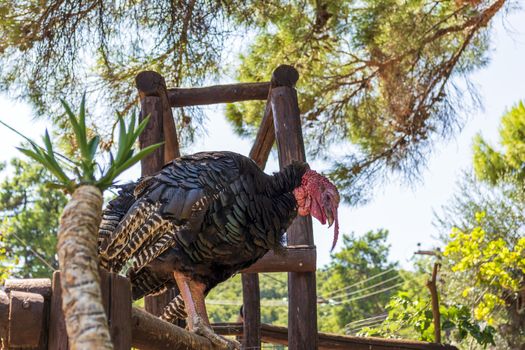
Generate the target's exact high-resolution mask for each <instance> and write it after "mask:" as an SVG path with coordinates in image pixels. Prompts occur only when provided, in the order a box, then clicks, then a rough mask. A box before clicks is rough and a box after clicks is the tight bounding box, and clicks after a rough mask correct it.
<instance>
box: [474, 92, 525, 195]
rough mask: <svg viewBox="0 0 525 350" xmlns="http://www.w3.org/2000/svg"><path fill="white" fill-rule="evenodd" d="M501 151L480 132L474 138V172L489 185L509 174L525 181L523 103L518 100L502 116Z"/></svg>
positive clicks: (502, 179)
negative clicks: (490, 143)
mask: <svg viewBox="0 0 525 350" xmlns="http://www.w3.org/2000/svg"><path fill="white" fill-rule="evenodd" d="M499 134H500V140H499V143H500V145H501V147H502V150H501V151H498V150H496V149H495V148H494V147H493V146H491V145H489V144H488V142H486V141H485V140H484V139H483V138H482V137H481V135H478V136H476V138H475V139H474V145H473V148H474V171H475V173H476V176H477V177H478V178H479V179H480V180H481V181H485V182H488V183H489V184H491V185H496V184H498V182H501V181H505V179H507V178H509V177H512V178H515V180H516V181H518V182H519V183H521V182H523V180H525V166H524V165H525V106H524V105H523V102H519V103H518V104H517V105H516V106H514V107H513V108H512V109H511V110H510V111H508V112H507V113H506V114H505V115H504V116H503V117H502V118H501V127H500V132H499Z"/></svg>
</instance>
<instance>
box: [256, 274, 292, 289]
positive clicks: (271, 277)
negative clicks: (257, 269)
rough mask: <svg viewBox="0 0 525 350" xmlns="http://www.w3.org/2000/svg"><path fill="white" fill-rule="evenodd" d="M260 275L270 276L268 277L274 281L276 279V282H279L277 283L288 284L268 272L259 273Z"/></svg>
mask: <svg viewBox="0 0 525 350" xmlns="http://www.w3.org/2000/svg"><path fill="white" fill-rule="evenodd" d="M261 275H264V276H266V277H268V278H270V279H272V280H274V281H276V282H279V283H280V284H282V285H283V286H288V283H286V282H284V281H281V280H280V279H278V278H275V277H273V276H272V275H270V274H269V273H261Z"/></svg>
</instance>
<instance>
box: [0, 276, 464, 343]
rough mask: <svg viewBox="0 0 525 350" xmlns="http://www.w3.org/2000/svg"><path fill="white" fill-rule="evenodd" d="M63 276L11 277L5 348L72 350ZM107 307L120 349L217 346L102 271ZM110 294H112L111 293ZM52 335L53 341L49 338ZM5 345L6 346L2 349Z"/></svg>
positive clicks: (283, 337) (267, 335) (226, 331)
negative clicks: (153, 310) (157, 312)
mask: <svg viewBox="0 0 525 350" xmlns="http://www.w3.org/2000/svg"><path fill="white" fill-rule="evenodd" d="M59 278H60V274H59V273H58V272H56V273H55V275H54V280H53V282H51V280H49V279H27V280H8V281H7V282H6V284H5V287H4V291H2V290H0V348H2V349H4V350H7V349H20V348H23V349H26V350H29V349H36V350H46V349H49V350H68V349H69V345H68V343H67V335H66V331H65V325H64V324H63V322H64V318H63V313H62V308H61V305H60V281H59ZM101 281H102V286H103V292H104V293H103V295H104V308H105V311H106V314H107V316H108V320H109V324H110V331H111V338H112V340H113V343H114V346H115V349H116V350H129V349H130V348H131V346H133V347H134V348H137V349H141V350H190V349H193V350H213V349H214V346H213V345H212V343H211V342H210V341H209V340H208V339H207V338H204V337H201V336H199V335H196V334H194V333H191V332H188V331H186V330H185V329H183V328H180V327H177V326H175V325H172V324H169V323H167V322H165V321H163V320H161V319H159V318H158V317H155V316H153V315H151V314H150V313H148V312H146V311H144V310H143V309H140V308H136V307H131V292H130V289H131V286H130V282H129V280H127V279H126V278H123V277H121V276H118V275H115V274H112V273H108V272H105V271H101ZM110 295H112V296H111V297H110ZM243 328H244V327H243V324H242V323H218V324H214V325H213V329H214V331H215V332H216V333H217V334H221V335H225V336H241V337H243V338H246V337H245V335H246V333H245V331H244V329H243ZM259 332H260V336H261V340H262V341H263V342H265V343H272V344H281V345H289V340H288V337H289V335H288V329H287V328H285V327H279V326H272V325H267V324H261V325H260V327H259ZM48 338H49V343H48V342H47V339H48ZM2 345H3V347H2ZM318 345H319V347H318V348H319V349H321V350H329V349H331V350H339V349H340V350H342V349H353V350H365V349H366V350H457V348H456V347H454V346H450V345H442V344H435V343H426V342H420V341H410V340H402V339H381V338H361V337H349V336H341V335H336V334H329V333H319V342H318Z"/></svg>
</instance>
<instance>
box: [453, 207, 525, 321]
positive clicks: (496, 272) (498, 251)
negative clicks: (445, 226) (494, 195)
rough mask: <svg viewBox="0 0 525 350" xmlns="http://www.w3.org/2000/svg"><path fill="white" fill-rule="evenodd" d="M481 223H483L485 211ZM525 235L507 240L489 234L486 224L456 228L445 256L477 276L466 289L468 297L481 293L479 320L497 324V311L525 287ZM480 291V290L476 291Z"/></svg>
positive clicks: (476, 308) (456, 268) (477, 305)
mask: <svg viewBox="0 0 525 350" xmlns="http://www.w3.org/2000/svg"><path fill="white" fill-rule="evenodd" d="M476 216H477V220H476V221H477V222H478V223H479V224H480V225H483V218H484V217H485V214H484V213H479V214H478V215H476ZM523 246H525V238H523V237H522V238H518V239H517V240H514V241H513V240H508V239H507V240H504V239H503V238H495V237H494V235H488V234H487V232H486V231H485V230H484V229H483V227H482V226H477V227H474V228H473V229H471V230H469V231H466V232H464V231H462V230H459V229H457V228H456V229H453V232H452V233H451V240H450V242H449V243H448V245H447V246H446V248H445V251H444V255H445V256H446V257H447V258H449V259H451V261H453V264H452V266H451V268H452V270H453V271H455V272H459V273H462V272H463V273H466V272H468V273H470V275H471V276H473V277H474V279H473V280H471V281H470V282H471V284H470V285H469V286H468V287H465V289H464V290H463V292H462V295H463V296H464V297H468V296H470V295H473V296H475V295H477V294H478V293H479V292H481V298H477V299H478V300H477V302H476V303H475V305H474V315H475V317H476V318H477V319H478V320H486V321H487V322H488V323H489V324H495V322H496V321H495V319H494V317H493V316H492V314H493V313H494V311H495V310H496V309H497V308H498V307H501V306H505V305H506V303H507V302H508V300H506V299H507V298H508V295H516V294H517V293H518V292H519V291H520V289H521V288H522V283H523V281H522V278H523V276H524V275H525V263H524V261H525V251H524V249H523ZM476 292H478V293H476Z"/></svg>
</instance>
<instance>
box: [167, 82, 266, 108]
mask: <svg viewBox="0 0 525 350" xmlns="http://www.w3.org/2000/svg"><path fill="white" fill-rule="evenodd" d="M269 90H270V82H265V83H239V84H227V85H214V86H207V87H201V88H174V89H168V98H169V101H170V105H171V107H185V106H197V105H210V104H214V103H230V102H239V101H248V100H266V99H267V98H268V91H269Z"/></svg>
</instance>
